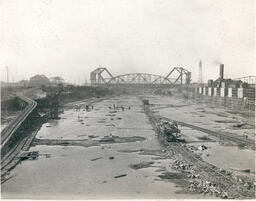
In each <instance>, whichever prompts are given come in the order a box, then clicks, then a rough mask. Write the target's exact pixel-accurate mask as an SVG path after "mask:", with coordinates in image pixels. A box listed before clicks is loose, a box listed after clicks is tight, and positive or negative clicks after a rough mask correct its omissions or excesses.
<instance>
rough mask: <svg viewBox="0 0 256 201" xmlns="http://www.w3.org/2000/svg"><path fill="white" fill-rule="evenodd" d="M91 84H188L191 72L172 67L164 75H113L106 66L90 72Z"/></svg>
mask: <svg viewBox="0 0 256 201" xmlns="http://www.w3.org/2000/svg"><path fill="white" fill-rule="evenodd" d="M90 81H91V85H92V86H98V85H105V86H108V85H150V86H168V87H170V86H172V87H174V86H176V85H188V84H190V81H191V72H189V71H188V70H186V69H184V68H182V67H174V68H173V69H172V70H171V71H170V72H169V73H168V74H167V75H166V76H161V75H154V74H148V73H131V74H124V75H118V76H113V75H112V74H111V73H110V72H109V70H108V69H107V68H102V67H100V68H97V69H95V70H94V71H92V72H91V74H90Z"/></svg>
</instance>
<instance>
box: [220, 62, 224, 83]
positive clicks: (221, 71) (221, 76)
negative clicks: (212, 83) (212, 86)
mask: <svg viewBox="0 0 256 201" xmlns="http://www.w3.org/2000/svg"><path fill="white" fill-rule="evenodd" d="M223 75H224V64H220V79H221V80H223Z"/></svg>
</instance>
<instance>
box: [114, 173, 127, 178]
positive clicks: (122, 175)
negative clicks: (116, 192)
mask: <svg viewBox="0 0 256 201" xmlns="http://www.w3.org/2000/svg"><path fill="white" fill-rule="evenodd" d="M125 176H127V174H121V175H118V176H115V177H114V178H120V177H125Z"/></svg>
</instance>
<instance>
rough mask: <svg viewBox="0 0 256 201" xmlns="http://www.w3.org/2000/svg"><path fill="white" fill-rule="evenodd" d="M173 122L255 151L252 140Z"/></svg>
mask: <svg viewBox="0 0 256 201" xmlns="http://www.w3.org/2000/svg"><path fill="white" fill-rule="evenodd" d="M158 117H159V118H161V119H164V120H167V121H172V119H170V118H167V117H161V116H158ZM174 121H175V122H177V124H179V125H180V126H184V127H188V128H192V129H194V130H198V131H201V132H204V133H207V134H209V135H213V136H215V137H219V138H221V139H226V140H229V141H232V142H235V143H237V144H244V145H249V146H250V147H251V148H253V149H255V142H254V141H253V140H250V139H245V138H243V137H240V136H237V135H235V134H232V133H224V132H219V131H213V130H209V129H206V128H202V127H199V126H195V125H192V124H188V123H185V122H182V121H176V120H174Z"/></svg>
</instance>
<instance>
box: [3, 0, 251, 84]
mask: <svg viewBox="0 0 256 201" xmlns="http://www.w3.org/2000/svg"><path fill="white" fill-rule="evenodd" d="M0 7H1V8H0V9H1V10H0V29H1V32H0V34H1V35H0V44H1V46H0V68H1V80H4V81H5V80H6V66H8V67H9V69H10V80H11V81H12V79H13V77H14V80H15V81H17V80H20V79H23V78H25V79H28V78H30V77H31V76H33V75H35V74H45V75H46V76H48V77H52V76H57V75H59V76H62V77H63V78H64V79H65V80H66V81H67V82H73V83H74V82H75V83H78V81H79V80H80V82H82V81H84V80H85V79H87V80H88V81H89V75H90V72H91V71H92V70H94V69H96V68H97V67H98V66H99V65H100V66H103V67H107V68H108V69H109V71H110V72H111V73H112V74H113V75H120V74H125V73H137V72H142V73H152V74H159V75H167V74H168V73H169V71H171V69H172V68H173V67H176V66H180V67H184V68H185V69H187V70H189V71H191V72H192V80H193V81H197V80H198V63H199V60H202V63H203V78H204V81H207V80H208V79H217V77H218V74H219V66H218V65H219V62H222V63H224V64H225V74H224V77H225V78H237V77H242V76H248V75H255V65H254V60H255V56H254V53H255V52H254V45H255V43H254V36H255V35H254V9H255V5H254V0H0Z"/></svg>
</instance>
